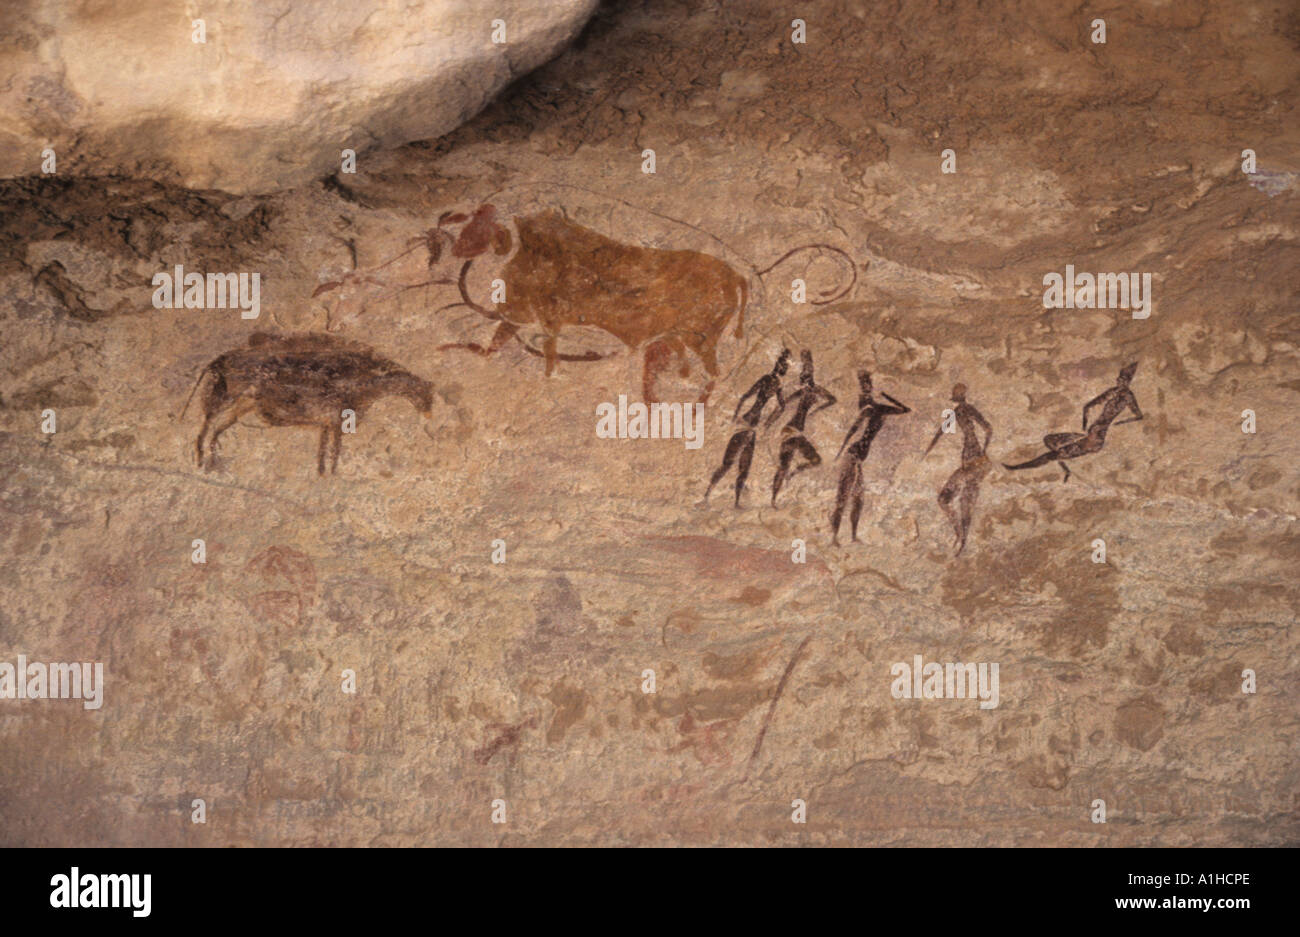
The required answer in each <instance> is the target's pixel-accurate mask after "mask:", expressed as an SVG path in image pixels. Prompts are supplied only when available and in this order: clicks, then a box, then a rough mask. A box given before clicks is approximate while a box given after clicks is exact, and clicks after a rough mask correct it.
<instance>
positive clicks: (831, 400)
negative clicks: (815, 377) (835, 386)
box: [808, 387, 835, 416]
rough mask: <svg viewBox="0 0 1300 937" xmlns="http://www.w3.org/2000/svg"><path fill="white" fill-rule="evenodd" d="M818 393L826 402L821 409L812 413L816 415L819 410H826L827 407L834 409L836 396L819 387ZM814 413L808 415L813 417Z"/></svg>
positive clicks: (818, 408)
mask: <svg viewBox="0 0 1300 937" xmlns="http://www.w3.org/2000/svg"><path fill="white" fill-rule="evenodd" d="M817 391H818V393H819V394H821V397H822V399H823V400H824V401H826V402H825V403H823V404H822V405H821V406H820V407H817V408H816V409H814V410H813V411H812V413H816V412H817V411H818V410H825V409H826V408H827V407H833V406H834V405H835V395H834V394H832V393H831V392H830V391H829V390H827V389H826V388H825V387H819V388H817ZM812 413H810V414H808V415H809V416H812Z"/></svg>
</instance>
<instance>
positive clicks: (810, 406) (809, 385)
mask: <svg viewBox="0 0 1300 937" xmlns="http://www.w3.org/2000/svg"><path fill="white" fill-rule="evenodd" d="M800 360H801V361H802V362H803V368H802V370H801V371H800V374H799V389H798V390H796V391H795V392H794V393H793V394H791V395H790V396H789V397H787V398H786V399H784V400H782V401H781V406H780V407H778V408H777V409H776V410H775V411H773V413H772V415H771V416H770V417H768V418H767V422H766V423H764V424H763V426H764V427H768V426H771V425H772V424H773V423H775V422H776V421H777V420H778V419H779V418H780V416H781V414H782V413H783V412H784V411H785V405H786V404H787V403H789V402H790V401H792V400H794V401H798V406H797V407H796V408H795V411H794V416H792V417H790V422H788V423H786V424H785V426H784V427H782V428H781V435H782V436H784V437H785V438H784V440H783V441H782V442H781V453H780V456H779V460H778V462H779V464H778V466H777V469H776V475H774V476H773V477H772V507H776V496H777V495H778V494H780V493H781V486H782V485H784V484H785V482H786V479H787V478H794V476H796V475H798V474H799V473H800V472H802V471H803V470H804V469H807V468H813V467H814V466H817V465H821V462H822V457H821V456H820V455H818V454H817V450H816V449H815V448H814V447H813V444H812V443H810V442H809V441H808V438H807V437H806V436H804V423H805V422H806V421H807V419H808V417H809V416H811V415H812V414H814V413H816V412H817V411H818V410H825V409H826V408H827V407H829V406H832V405H833V404H834V403H835V396H834V395H833V394H832V393H831V392H830V391H828V390H827V389H826V388H825V387H822V386H821V385H819V384H818V383H817V382H816V381H814V380H813V359H812V352H811V351H804V352H802V353H800ZM818 401H824V402H823V403H822V404H821V406H817V404H818ZM796 452H797V453H799V455H801V456H803V460H804V461H803V462H801V463H799V464H798V465H796V466H795V467H794V470H793V471H791V469H790V462H791V461H792V460H793V459H794V456H795V453H796Z"/></svg>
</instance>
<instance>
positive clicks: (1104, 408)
mask: <svg viewBox="0 0 1300 937" xmlns="http://www.w3.org/2000/svg"><path fill="white" fill-rule="evenodd" d="M1136 371H1137V362H1136V361H1135V362H1133V363H1132V364H1129V365H1125V366H1124V368H1123V369H1122V370H1121V371H1120V372H1119V378H1118V379H1117V380H1116V381H1115V386H1114V387H1112V388H1110V390H1107V391H1104V392H1102V393H1101V394H1098V395H1097V396H1096V397H1094V398H1093V399H1092V400H1089V401H1088V402H1087V403H1085V404H1084V405H1083V429H1084V431H1083V432H1082V433H1049V434H1048V435H1046V436H1044V437H1043V443H1044V444H1045V445H1046V446H1047V452H1044V453H1043V454H1042V455H1040V456H1038V457H1037V458H1035V459H1030V460H1029V461H1028V462H1021V463H1020V464H1019V465H1006V464H1005V463H1004V464H1003V466H1002V467H1003V468H1006V469H1010V470H1011V471H1013V472H1015V471H1018V470H1020V469H1027V468H1037V467H1038V466H1040V465H1046V464H1047V463H1048V462H1059V463H1060V465H1061V468H1062V469H1064V470H1065V477H1064V478H1062V479H1061V481H1062V482H1068V481H1069V480H1070V467H1069V466H1068V465H1066V464H1065V460H1066V459H1077V458H1078V457H1079V456H1081V455H1091V454H1092V453H1094V452H1100V451H1101V448H1102V446H1104V445H1105V444H1106V431H1107V430H1109V429H1110V427H1111V425H1112V424H1113V425H1115V426H1119V425H1120V424H1122V423H1135V422H1137V421H1138V420H1140V419H1142V411H1141V410H1140V409H1139V408H1138V403H1137V398H1136V397H1134V396H1133V391H1131V390H1129V386H1128V385H1129V382H1130V381H1131V380H1132V379H1133V374H1134V373H1135V372H1136ZM1096 406H1100V407H1101V415H1100V416H1099V417H1097V419H1096V420H1095V421H1093V424H1092V425H1091V426H1089V425H1088V411H1089V410H1090V409H1092V408H1093V407H1096ZM1126 409H1131V410H1132V411H1133V413H1134V414H1135V415H1134V416H1131V417H1129V418H1128V419H1127V420H1120V421H1119V422H1118V423H1116V422H1115V417H1117V416H1119V415H1120V414H1121V413H1123V412H1124V411H1125V410H1126Z"/></svg>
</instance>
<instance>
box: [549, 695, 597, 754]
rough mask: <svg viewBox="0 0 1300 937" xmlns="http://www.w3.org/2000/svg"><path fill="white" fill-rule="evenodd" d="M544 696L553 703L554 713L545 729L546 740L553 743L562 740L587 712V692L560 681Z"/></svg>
mask: <svg viewBox="0 0 1300 937" xmlns="http://www.w3.org/2000/svg"><path fill="white" fill-rule="evenodd" d="M546 698H547V699H548V700H550V701H551V702H552V703H553V704H554V705H555V715H554V716H553V717H552V718H551V725H550V727H549V728H547V730H546V741H547V742H548V743H550V744H555V743H557V742H562V741H564V734H565V733H566V732H568V731H569V729H570V728H571V727H572V726H573V725H574V724H576V723H577V722H578V721H579V720H581V719H582V717H583V715H584V714H585V713H586V712H587V694H586V693H584V692H582V690H581V689H580V688H579V687H576V686H569V685H568V684H567V683H565V682H563V681H561V682H560V683H558V684H556V685H555V688H554V689H552V690H551V692H550V693H548V694H547V695H546Z"/></svg>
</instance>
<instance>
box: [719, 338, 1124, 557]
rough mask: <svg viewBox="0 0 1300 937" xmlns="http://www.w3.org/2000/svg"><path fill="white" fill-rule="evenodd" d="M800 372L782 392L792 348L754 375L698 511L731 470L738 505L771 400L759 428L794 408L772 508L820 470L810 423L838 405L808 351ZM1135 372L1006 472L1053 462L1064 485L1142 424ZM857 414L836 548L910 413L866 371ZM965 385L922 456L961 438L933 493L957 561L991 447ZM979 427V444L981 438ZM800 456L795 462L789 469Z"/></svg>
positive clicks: (989, 430) (834, 532) (955, 391)
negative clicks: (1074, 465)
mask: <svg viewBox="0 0 1300 937" xmlns="http://www.w3.org/2000/svg"><path fill="white" fill-rule="evenodd" d="M801 357H802V361H803V367H802V370H801V373H800V377H799V382H798V384H797V385H796V386H795V387H793V388H789V389H786V388H784V387H783V386H782V383H781V382H782V379H783V378H784V376H785V374H786V371H787V369H788V367H789V361H790V351H789V349H785V350H783V351H782V352H781V354H780V356H779V357H778V358H777V360H776V363H775V364H774V365H773V367H772V370H771V371H770V372H769V373H767V374H765V375H763V376H762V377H760V378H759V379H758V380H757V381H756V382H754V384H753V386H751V387H750V388H749V390H747V391H746V392H745V393H744V394H743V395H742V396H741V398H740V400H739V401H738V402H737V404H736V409H735V413H734V414H733V415H732V422H735V423H739V424H740V428H739V429H738V430H737V431H736V432H735V433H734V434H733V435H732V436H731V439H730V440H729V441H728V443H727V447H726V450H725V452H724V454H723V457H722V464H721V465H720V466H719V467H718V468H717V470H716V471H714V473H713V475H712V476H711V477H710V479H709V484H708V487H707V488H706V489H705V492H704V498H703V500H702V501H701V502H700V506H701V507H703V506H705V505H707V504H708V499H709V495H710V493H711V492H712V491H713V489H714V487H715V486H716V485H717V484H718V482H719V481H721V480H722V479H723V477H725V476H726V475H727V473H728V472H730V471H731V469H732V468H733V466H734V467H735V470H736V481H735V500H734V504H735V507H737V508H739V507H740V506H741V505H740V501H741V495H742V494H743V493H744V490H745V483H746V481H747V479H748V477H749V472H750V469H751V467H752V464H753V458H754V449H755V444H756V442H757V438H758V431H759V423H760V420H761V418H762V413H763V410H764V408H765V407H766V406H767V404H768V403H769V402H773V401H774V402H775V408H774V409H773V411H772V413H771V414H770V415H769V416H768V417H767V419H766V420H765V421H763V423H762V428H763V429H767V428H769V427H770V426H771V425H772V424H773V423H774V422H776V420H777V419H778V418H779V417H780V416H781V414H782V413H784V412H785V410H786V409H787V407H788V406H789V405H790V404H794V410H795V412H794V415H793V416H792V417H791V419H790V420H789V422H788V423H787V424H786V426H785V427H784V429H783V430H782V440H781V446H780V453H779V455H778V457H777V467H776V474H775V477H774V478H773V481H772V502H771V503H772V507H776V501H777V495H778V494H779V493H780V491H781V488H782V486H783V485H784V484H785V482H786V481H788V480H789V479H790V478H791V477H793V476H794V475H796V474H798V473H799V472H801V471H804V470H806V469H815V468H817V467H818V466H819V465H821V462H822V459H821V455H820V454H819V453H818V451H817V448H816V446H815V445H813V443H812V442H811V441H810V440H809V439H808V435H807V433H808V428H807V421H808V418H809V417H810V416H811V415H812V414H814V413H818V412H820V411H822V410H826V409H828V408H830V407H832V406H834V405H835V403H836V400H835V397H834V395H832V394H831V393H830V392H829V391H827V390H826V389H825V388H823V387H821V386H820V385H818V384H817V383H816V382H815V380H814V378H813V365H812V353H811V352H810V351H804V352H802V353H801ZM1136 371H1137V363H1136V362H1134V363H1132V364H1129V365H1127V366H1125V367H1124V368H1123V369H1122V370H1121V371H1120V373H1119V378H1118V381H1117V383H1116V384H1115V386H1114V387H1111V388H1110V389H1109V390H1107V391H1105V392H1103V393H1102V394H1100V395H1098V396H1097V397H1094V398H1093V399H1092V400H1090V401H1088V402H1087V403H1086V404H1085V405H1084V407H1083V432H1081V433H1052V434H1049V435H1048V436H1046V437H1044V440H1043V441H1044V442H1045V443H1046V445H1047V452H1045V453H1043V454H1042V455H1040V456H1038V457H1037V458H1034V459H1031V460H1029V461H1028V462H1022V463H1020V464H1018V465H1005V464H1004V468H1006V469H1008V470H1011V471H1019V470H1021V469H1029V468H1036V467H1038V466H1042V465H1046V464H1047V463H1049V462H1058V463H1059V464H1060V465H1061V467H1062V468H1063V469H1064V470H1065V480H1067V481H1068V480H1069V477H1070V470H1069V468H1068V467H1067V466H1066V465H1065V462H1066V460H1068V459H1074V458H1078V457H1079V456H1083V455H1090V454H1092V453H1095V452H1100V451H1101V449H1102V447H1103V446H1104V445H1105V442H1106V434H1107V432H1108V431H1109V429H1110V427H1111V426H1118V425H1120V424H1122V423H1131V422H1134V421H1136V420H1140V419H1142V411H1141V409H1140V408H1139V407H1138V403H1137V398H1136V396H1134V394H1133V392H1132V390H1131V389H1130V388H1129V383H1130V381H1131V380H1132V378H1133V375H1134V373H1135V372H1136ZM858 386H859V396H858V413H857V416H856V417H855V418H854V420H853V422H852V423H851V424H850V426H849V429H848V432H847V434H846V435H845V437H844V442H843V443H842V444H841V445H840V449H839V452H838V453H837V454H836V456H835V458H836V460H840V459H843V463H842V466H841V469H840V477H839V484H838V486H837V489H836V494H835V504H834V507H833V508H832V510H831V517H830V526H831V543H832V544H833V545H835V546H839V533H840V526H841V524H842V522H843V518H844V511H845V509H846V508H848V510H849V526H850V532H851V536H852V542H854V543H858V542H860V541H859V540H858V523H859V521H860V519H861V516H862V508H863V504H864V490H865V488H864V484H863V463H864V462H865V460H866V458H867V456H868V455H869V454H870V451H871V443H872V441H873V440H874V439H875V438H876V436H877V434H879V432H880V431H881V429H882V428H883V427H884V425H885V421H886V419H887V418H889V417H893V416H902V415H904V414H907V413H910V412H911V409H910V408H909V407H907V406H906V405H905V404H903V403H902V402H901V401H899V400H897V399H896V398H894V397H892V396H891V395H889V394H887V393H884V392H882V393H881V396H882V397H883V398H884V401H881V400H877V399H876V397H875V395H874V391H873V384H872V378H871V374H870V373H869V372H868V371H866V370H860V371H859V372H858ZM966 394H967V388H966V385H965V384H961V383H958V384H956V385H954V386H953V388H952V402H953V403H954V404H955V405H956V406H955V407H954V408H952V409H951V410H948V411H945V415H944V419H943V421H942V422H941V423H940V425H939V428H938V430H936V431H935V434H934V437H933V438H932V439H931V440H930V445H929V446H927V447H926V449H925V453H924V455H923V456H922V458H924V457H925V456H926V455H929V454H930V451H931V450H932V449H933V448H934V447H935V445H936V444H937V443H938V442H939V440H940V439H941V438H943V436H944V435H945V434H946V433H953V432H960V433H961V438H962V449H961V461H960V463H959V464H958V466H957V468H956V469H955V470H954V471H953V473H952V474H951V475H950V476H949V477H948V480H947V481H946V482H945V483H944V485H943V487H942V488H940V489H939V497H938V502H939V507H940V509H941V510H942V511H943V514H944V516H945V517H946V519H947V520H948V523H949V524H951V525H952V529H953V536H954V540H953V546H954V547H955V553H954V556H960V555H961V554H962V552H963V551H964V550H965V549H966V540H967V537H968V535H969V533H970V526H971V520H972V518H973V516H974V511H975V503H976V501H977V500H978V499H979V492H980V485H981V483H982V482H983V481H984V479H985V477H986V476H987V475H988V474H989V471H990V469H991V468H992V463H991V461H990V459H989V455H988V447H989V443H990V441H991V440H992V438H993V427H992V425H991V424H990V423H989V421H988V420H987V419H986V418H985V417H984V414H983V413H981V412H980V411H979V410H978V409H977V408H976V407H975V406H974V404H972V403H970V402H969V401H968V400H967V398H966ZM747 402H748V403H749V404H750V406H749V409H748V410H745V413H744V415H743V416H742V414H741V410H742V409H744V408H745V405H746V403H747ZM1095 407H1100V408H1101V412H1100V413H1099V414H1098V416H1097V418H1096V419H1095V420H1094V421H1092V422H1091V423H1089V421H1088V416H1089V413H1090V412H1091V411H1092V410H1093V408H1095ZM1125 410H1132V412H1133V413H1134V416H1132V417H1130V418H1129V419H1127V420H1118V421H1116V418H1117V417H1118V416H1119V415H1120V414H1122V413H1123V412H1124V411H1125ZM979 430H983V433H984V438H983V440H981V439H980V437H979ZM796 455H798V456H800V457H801V461H800V462H798V463H797V464H795V465H794V467H793V469H792V468H791V464H792V462H793V460H794V457H795V456H796Z"/></svg>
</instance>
